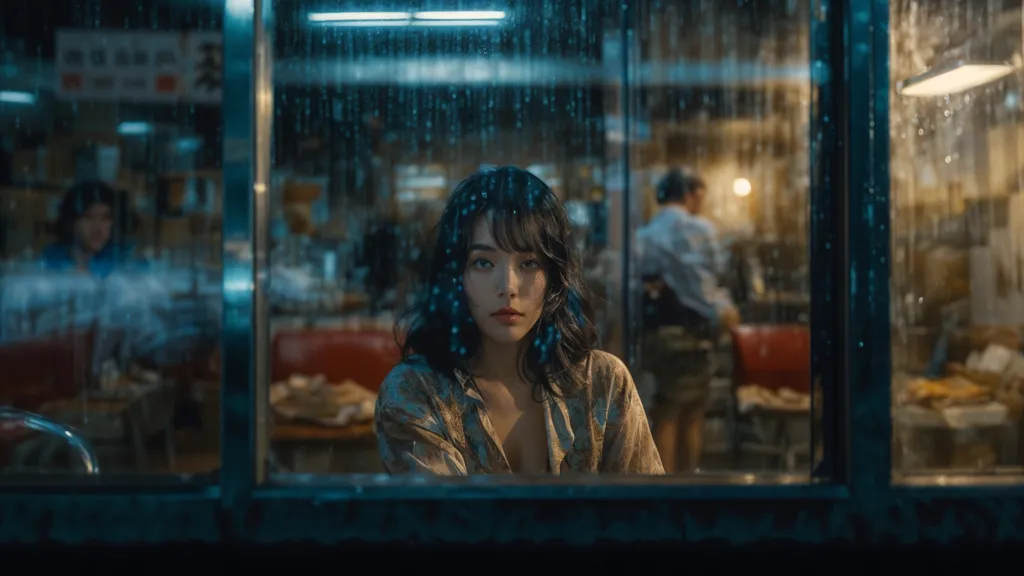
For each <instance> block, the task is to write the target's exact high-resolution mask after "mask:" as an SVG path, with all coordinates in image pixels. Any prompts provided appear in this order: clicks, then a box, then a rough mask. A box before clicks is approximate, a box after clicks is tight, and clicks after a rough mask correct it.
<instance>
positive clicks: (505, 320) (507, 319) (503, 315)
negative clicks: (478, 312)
mask: <svg viewBox="0 0 1024 576" xmlns="http://www.w3.org/2000/svg"><path fill="white" fill-rule="evenodd" d="M522 317H523V315H522V314H520V313H519V312H515V311H512V310H508V311H506V310H499V311H497V312H495V313H494V314H491V318H494V319H495V320H497V321H498V322H500V323H502V324H515V323H516V322H519V320H521V319H522Z"/></svg>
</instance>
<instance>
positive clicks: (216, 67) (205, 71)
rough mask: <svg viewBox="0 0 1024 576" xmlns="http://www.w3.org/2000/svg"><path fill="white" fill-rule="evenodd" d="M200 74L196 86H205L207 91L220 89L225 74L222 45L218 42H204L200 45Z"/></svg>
mask: <svg viewBox="0 0 1024 576" xmlns="http://www.w3.org/2000/svg"><path fill="white" fill-rule="evenodd" d="M199 52H200V57H199V64H198V66H197V68H198V69H199V74H198V75H197V77H196V81H195V88H204V89H206V91H207V92H215V91H217V90H220V88H221V81H222V78H221V77H222V74H223V70H222V68H223V62H222V59H223V53H222V45H221V44H220V43H217V42H203V43H202V44H200V45H199Z"/></svg>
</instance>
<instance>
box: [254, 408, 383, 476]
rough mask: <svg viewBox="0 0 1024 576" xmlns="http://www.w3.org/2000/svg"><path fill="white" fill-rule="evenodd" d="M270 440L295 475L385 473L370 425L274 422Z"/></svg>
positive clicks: (281, 420) (282, 462) (283, 420)
mask: <svg viewBox="0 0 1024 576" xmlns="http://www.w3.org/2000/svg"><path fill="white" fill-rule="evenodd" d="M270 440H271V448H272V449H273V450H274V452H275V453H276V454H277V455H278V458H279V459H280V461H281V464H282V465H283V466H284V467H285V468H287V469H289V470H291V471H292V472H295V473H301V474H351V473H378V472H384V467H383V465H382V464H381V462H380V457H379V456H378V455H377V441H376V437H375V436H374V432H373V422H372V421H370V422H364V423H356V424H350V425H348V426H321V425H317V424H307V423H304V422H299V421H295V420H285V419H282V418H275V421H274V424H273V427H272V428H271V433H270Z"/></svg>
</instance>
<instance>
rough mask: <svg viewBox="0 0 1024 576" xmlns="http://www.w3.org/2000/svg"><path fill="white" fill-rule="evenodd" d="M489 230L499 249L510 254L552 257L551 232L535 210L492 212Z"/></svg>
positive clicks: (488, 214)
mask: <svg viewBox="0 0 1024 576" xmlns="http://www.w3.org/2000/svg"><path fill="white" fill-rule="evenodd" d="M486 217H487V228H488V229H489V230H490V232H491V238H493V239H494V242H495V243H496V244H497V247H498V248H499V249H501V250H503V251H505V252H509V253H517V252H518V253H523V252H527V253H535V254H541V255H544V256H550V254H549V252H550V250H549V249H548V246H549V245H550V238H549V231H548V229H547V226H546V225H545V223H544V219H543V217H542V216H541V215H540V214H538V213H537V211H535V210H525V211H523V210H490V211H489V212H488V213H487V215H486Z"/></svg>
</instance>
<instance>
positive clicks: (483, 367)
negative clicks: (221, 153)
mask: <svg viewBox="0 0 1024 576" xmlns="http://www.w3.org/2000/svg"><path fill="white" fill-rule="evenodd" d="M374 6H375V8H374V10H373V11H357V10H356V9H344V8H337V9H335V8H331V9H327V8H325V7H324V5H323V4H318V3H314V2H304V1H298V0H278V1H277V2H275V3H274V19H275V22H274V27H273V59H274V65H273V70H274V78H273V82H274V124H273V154H274V156H273V165H272V170H271V186H270V189H271V202H270V214H269V223H268V229H269V234H270V257H269V283H268V290H267V302H268V305H269V308H270V320H269V322H270V329H269V342H268V343H267V354H268V355H269V366H270V375H269V378H268V379H267V380H268V387H269V390H267V391H266V392H265V393H266V394H267V397H266V398H265V399H264V400H263V401H266V402H268V404H269V411H268V415H269V416H268V422H267V424H266V426H265V427H263V428H262V429H261V430H260V431H259V433H261V434H265V435H266V436H267V438H268V440H269V442H268V445H269V453H268V454H267V458H268V460H269V461H270V462H271V469H272V470H273V471H276V472H279V473H304V474H345V473H367V472H374V473H377V472H392V473H396V474H402V473H433V474H456V475H460V474H476V473H503V472H522V473H532V472H539V473H544V472H549V473H571V472H606V473H609V472H610V473H619V472H621V473H638V474H660V473H662V471H667V472H669V473H678V474H687V475H698V474H702V473H703V475H704V476H705V477H707V478H711V479H712V481H714V473H716V472H722V473H731V472H760V473H764V474H765V475H766V476H767V475H780V474H781V475H786V474H788V475H793V476H796V477H801V478H806V476H807V474H808V471H809V469H810V460H811V454H812V453H813V450H812V449H811V443H810V437H811V434H810V431H811V428H812V426H811V419H810V416H809V415H810V407H811V393H812V390H811V386H810V376H809V374H810V355H809V335H808V328H807V325H808V321H809V318H808V316H809V296H808V294H809V291H808V282H809V279H808V275H809V272H808V269H807V268H808V267H807V262H808V258H807V253H808V250H807V217H806V215H807V207H808V198H809V185H810V184H809V167H810V159H809V154H808V148H809V141H808V134H809V129H810V128H809V124H810V113H811V112H810V102H811V99H812V92H811V84H810V73H809V72H810V65H809V56H808V54H809V49H808V46H809V39H808V31H807V30H808V24H809V22H810V13H809V11H810V3H809V2H793V1H765V2H742V3H720V2H710V1H708V2H704V1H692V2H683V1H669V0H664V1H652V2H640V3H637V6H636V7H635V9H632V10H629V11H626V12H625V13H624V12H623V11H622V6H621V5H620V4H619V3H615V2H581V3H557V2H541V1H539V0H536V1H535V0H523V1H517V2H508V1H503V2H488V3H482V2H458V3H456V2H440V1H435V2H409V1H406V2H385V3H378V4H375V5H374ZM508 166H513V167H516V168H517V169H508V168H504V167H508ZM467 179H468V180H467ZM460 183H464V184H463V185H462V186H460ZM503 186H504V188H503ZM509 191H511V192H509ZM530 199H534V200H536V201H535V202H533V201H531V200H530ZM449 202H451V203H452V204H451V205H452V209H453V210H454V213H452V212H451V211H450V212H449V213H448V214H444V210H445V207H446V206H447V205H448V204H449ZM515 202H521V203H522V204H521V206H520V208H516V206H519V205H517V204H515ZM517 210H521V213H519V212H517ZM463 216H464V217H465V218H463ZM481 219H482V220H481ZM439 222H441V226H440V227H439V228H435V226H436V225H437V224H438V223H439ZM478 222H483V223H484V224H485V225H484V226H482V227H479V226H476V224H477V223H478ZM531 222H532V223H538V222H539V223H552V222H553V223H554V224H553V225H552V226H550V227H547V228H544V227H538V226H533V227H531V226H530V225H527V224H528V223H531ZM555 240H557V241H555ZM563 241H564V242H563ZM566 245H569V246H568V248H566V247H565V246H566ZM551 246H560V247H561V248H558V249H557V250H555V249H550V250H549V248H550V247H551ZM558 250H561V251H562V252H559V251H558ZM563 252H564V253H569V252H571V253H573V254H574V258H576V260H574V261H576V262H579V263H580V264H579V265H578V270H577V269H573V270H569V271H568V272H566V270H567V268H566V266H565V265H563V264H560V262H561V260H560V259H559V258H553V257H552V255H557V254H561V253H563ZM565 278H570V279H571V280H572V281H571V282H562V281H563V280H564V279H565ZM553 280H558V281H559V282H562V283H558V282H552V281H553ZM538 282H541V283H542V284H537V283H538ZM538 285H542V286H543V287H544V290H541V291H539V292H531V290H534V289H536V287H537V286H538ZM488 290H489V291H490V292H488ZM467 295H468V296H467ZM538 295H539V296H538ZM535 296H536V297H538V298H539V299H538V300H537V301H536V302H535V309H536V311H538V312H537V314H536V315H534V314H533V311H534V308H533V306H534V304H531V303H530V298H533V297H535ZM584 296H586V298H585V300H586V302H587V303H589V308H592V313H590V312H589V311H586V312H585V311H584V308H585V306H583V302H582V300H581V298H583V297H584ZM547 298H550V302H551V303H553V304H550V305H549V304H544V303H542V302H541V300H543V299H547ZM499 301H500V302H502V304H501V305H499V304H498V302H499ZM436 306H444V307H445V309H444V311H438V310H437V309H436ZM459 306H461V307H462V308H461V309H460V308H459ZM411 307H412V308H413V310H414V312H415V314H414V315H413V316H412V319H413V320H414V321H413V322H411V323H399V326H398V330H397V331H396V329H395V325H396V321H398V320H400V319H402V318H403V314H404V313H405V312H406V311H407V310H409V309H410V308H411ZM460 314H461V315H460ZM432 315H433V316H432ZM405 318H406V319H409V318H410V317H409V316H405ZM422 318H431V319H432V320H431V322H423V323H422V324H421V325H417V324H416V323H415V320H416V319H422ZM423 325H426V327H427V328H429V329H426V330H421V331H419V332H417V331H416V330H415V329H416V327H417V326H419V327H421V328H422V327H423ZM524 326H525V328H524ZM581 327H582V328H583V329H585V330H582V329H581V330H577V329H580V328H581ZM590 330H592V331H593V332H594V333H595V334H594V339H593V343H592V346H593V347H594V348H595V349H600V350H602V351H603V352H600V353H593V354H590V355H588V356H587V357H588V358H590V364H588V365H587V366H589V369H588V370H584V371H583V373H584V376H583V377H581V378H579V379H577V380H578V381H576V380H574V378H572V377H570V376H567V374H569V373H568V372H564V371H558V370H550V369H548V368H543V369H542V370H540V371H539V372H540V373H539V374H538V371H536V370H534V371H531V370H530V368H531V367H533V368H536V367H537V366H538V365H540V366H548V367H550V366H555V364H550V363H549V364H546V365H545V364H544V362H548V361H550V356H545V354H547V352H546V351H548V350H559V351H563V352H567V353H571V352H572V351H574V350H575V351H578V350H580V348H579V347H576V348H573V347H572V346H570V345H568V344H566V341H567V340H571V341H572V342H573V343H578V342H582V341H584V340H586V339H587V338H588V337H589V336H588V334H589V332H588V331H590ZM410 334H418V335H419V336H420V337H419V339H416V340H415V342H414V343H415V346H414V347H410V349H408V350H406V352H410V353H415V354H414V355H416V357H415V358H408V359H407V361H406V362H404V363H402V364H401V365H400V366H399V368H397V369H396V368H395V367H396V364H397V363H399V361H400V360H401V358H402V356H403V350H402V347H401V346H400V344H402V343H405V342H408V340H407V338H409V336H410ZM396 335H397V336H398V338H397V340H398V342H397V343H396ZM563 335H565V337H563ZM480 342H484V344H480ZM509 342H512V343H516V342H522V344H521V350H523V351H524V352H523V354H524V356H523V357H524V358H527V359H529V358H536V359H538V360H537V363H535V364H533V365H530V364H529V362H527V363H526V364H527V365H526V368H527V370H524V371H517V370H515V369H509V370H505V371H504V372H501V371H500V368H499V367H498V365H497V364H495V363H493V362H490V361H489V360H488V359H487V357H488V354H487V353H486V351H487V350H497V349H499V347H497V346H496V344H502V343H504V344H508V343H509ZM587 342H588V343H587V345H586V346H585V347H584V348H589V347H590V346H591V343H590V341H589V340H587ZM508 349H509V348H506V350H508ZM431 351H433V352H436V353H432V352H431ZM531 354H533V355H534V356H531ZM498 356H499V357H501V355H500V354H499V355H498ZM554 356H556V357H558V358H560V359H564V358H568V357H571V354H570V355H562V356H560V355H558V354H555V355H554ZM544 358H547V359H548V360H543V359H544ZM574 358H575V357H574ZM577 359H578V358H577ZM513 368H514V363H513ZM544 370H547V372H546V373H545V372H544ZM498 372H501V373H500V374H498ZM524 372H525V373H524ZM389 374H390V376H389ZM545 374H554V376H551V377H547V376H545ZM503 376H507V378H503ZM562 380H566V381H574V382H575V383H576V384H578V385H580V386H583V389H584V390H585V391H591V392H595V391H596V392H595V393H594V394H590V395H588V394H583V395H578V396H577V397H575V398H560V397H558V395H557V394H553V393H552V392H551V390H549V389H548V388H547V387H545V383H550V382H561V381H562ZM524 391H525V392H524ZM531 393H536V394H531Z"/></svg>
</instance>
